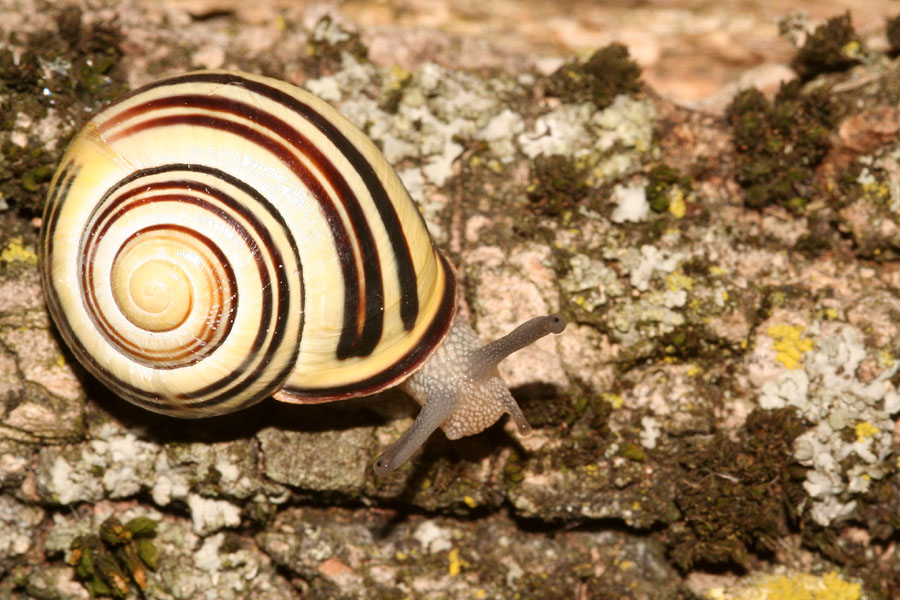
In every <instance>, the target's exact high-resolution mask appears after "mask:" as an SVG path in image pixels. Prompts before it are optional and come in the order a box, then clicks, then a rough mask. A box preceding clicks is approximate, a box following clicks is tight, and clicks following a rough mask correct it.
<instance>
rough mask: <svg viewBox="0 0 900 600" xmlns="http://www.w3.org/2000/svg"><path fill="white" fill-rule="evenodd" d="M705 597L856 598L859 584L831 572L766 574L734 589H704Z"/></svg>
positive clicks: (859, 593)
mask: <svg viewBox="0 0 900 600" xmlns="http://www.w3.org/2000/svg"><path fill="white" fill-rule="evenodd" d="M706 597H707V598H709V599H710V600H859V599H860V598H862V586H861V585H860V584H858V583H851V582H849V581H846V580H844V579H842V578H841V576H840V575H838V574H837V573H835V572H831V573H826V574H825V575H822V576H821V577H820V576H817V575H810V574H807V573H792V574H790V575H777V576H774V575H773V576H766V577H763V578H762V579H761V580H759V581H758V582H756V583H754V584H753V585H751V586H749V587H746V588H743V589H740V590H736V591H730V592H729V591H725V590H723V589H722V588H716V589H713V590H710V591H708V592H707V593H706Z"/></svg>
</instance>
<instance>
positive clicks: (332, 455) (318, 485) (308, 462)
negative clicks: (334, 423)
mask: <svg viewBox="0 0 900 600" xmlns="http://www.w3.org/2000/svg"><path fill="white" fill-rule="evenodd" d="M257 437H258V438H259V442H260V448H261V450H262V453H263V456H264V457H265V458H264V461H265V467H264V473H265V475H266V477H268V478H270V479H271V480H272V481H276V482H278V483H283V484H287V485H289V486H292V487H296V488H303V489H315V490H321V491H340V492H344V493H348V494H352V493H356V492H358V491H360V490H361V489H362V488H363V487H364V486H365V483H366V479H367V476H368V475H369V471H370V468H371V463H372V460H373V458H372V455H371V454H369V452H370V449H371V448H372V431H371V429H370V428H368V427H355V428H351V429H344V430H340V429H337V430H326V431H321V432H316V433H311V432H310V433H307V432H302V431H285V430H283V429H280V428H277V427H268V428H266V429H263V430H262V431H260V432H259V434H257Z"/></svg>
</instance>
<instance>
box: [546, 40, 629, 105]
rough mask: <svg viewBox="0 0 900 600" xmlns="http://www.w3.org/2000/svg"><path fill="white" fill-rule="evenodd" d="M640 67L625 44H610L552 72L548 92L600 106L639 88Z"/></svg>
mask: <svg viewBox="0 0 900 600" xmlns="http://www.w3.org/2000/svg"><path fill="white" fill-rule="evenodd" d="M640 77H641V68H640V67H639V66H638V65H637V63H636V62H634V61H633V60H631V57H630V56H629V55H628V48H626V47H625V46H623V45H621V44H610V45H609V46H607V47H606V48H602V49H600V50H597V51H596V52H595V53H594V54H593V55H592V56H591V57H590V58H589V59H588V60H587V61H585V62H577V61H576V62H569V63H566V64H564V65H563V66H561V67H560V68H559V69H557V70H556V71H554V72H553V74H551V75H550V77H548V78H547V82H546V93H547V95H548V96H556V97H558V98H561V99H562V100H563V102H573V103H577V102H593V103H594V104H595V105H596V106H597V108H599V109H603V108H606V107H607V106H609V105H611V104H612V102H613V99H614V98H615V97H616V96H618V95H619V94H634V93H635V92H637V91H638V90H640V88H641V83H640Z"/></svg>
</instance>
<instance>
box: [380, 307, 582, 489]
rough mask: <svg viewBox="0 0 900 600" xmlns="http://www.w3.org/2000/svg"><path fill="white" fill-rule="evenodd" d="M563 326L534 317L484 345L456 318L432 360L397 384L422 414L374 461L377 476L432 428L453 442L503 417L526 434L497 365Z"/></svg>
mask: <svg viewBox="0 0 900 600" xmlns="http://www.w3.org/2000/svg"><path fill="white" fill-rule="evenodd" d="M565 327H566V321H565V319H564V318H563V317H562V316H560V315H558V314H552V315H546V316H543V317H535V318H533V319H530V320H528V321H526V322H525V323H523V324H521V325H519V326H518V327H516V328H515V329H514V330H513V331H512V332H510V333H508V334H507V335H505V336H503V337H501V338H500V339H498V340H496V341H493V342H490V343H489V344H484V345H483V344H482V343H481V341H480V340H479V339H478V336H477V335H476V334H475V332H474V331H472V328H471V327H469V326H468V325H467V324H466V323H465V322H463V321H462V320H460V319H456V320H455V321H454V322H453V327H452V328H451V329H450V333H448V334H447V337H446V338H444V341H443V342H442V343H441V345H440V346H439V347H438V349H437V350H436V351H435V353H434V354H433V355H432V356H431V358H429V359H428V361H427V362H426V363H425V364H424V365H423V367H422V368H421V369H420V370H419V371H417V372H416V373H414V374H413V375H412V377H410V378H409V379H407V380H406V381H405V382H404V383H403V384H402V388H403V390H404V391H406V392H407V393H408V394H409V395H410V396H412V397H413V398H415V399H416V401H417V402H419V403H420V404H421V405H422V411H421V412H420V413H419V416H418V417H417V418H416V421H415V422H414V423H413V425H412V427H410V429H409V431H407V432H406V433H404V434H403V435H402V436H401V437H400V439H398V440H397V441H396V442H395V443H394V445H393V446H391V448H390V449H389V450H388V451H387V452H385V453H384V454H383V455H382V456H381V457H379V459H378V461H376V464H375V471H376V473H378V474H379V475H382V476H383V475H386V474H387V473H390V472H391V471H392V470H393V469H395V468H397V467H398V466H400V465H401V464H403V462H404V461H405V460H406V459H408V458H409V457H410V456H412V454H413V453H414V452H415V450H416V449H417V448H418V447H419V446H421V445H422V444H424V443H425V441H426V440H427V439H428V436H429V435H430V434H431V432H433V431H434V430H435V429H437V427H440V428H441V429H443V430H444V433H445V434H446V435H447V437H448V438H449V439H451V440H455V439H458V438H460V437H463V436H467V435H474V434H476V433H479V432H481V431H483V430H484V429H485V428H487V427H490V426H491V425H493V424H494V423H495V422H496V421H497V419H499V418H500V417H501V416H502V415H503V414H504V413H505V414H508V415H510V417H511V418H512V420H513V422H514V423H515V424H516V428H517V429H518V431H519V433H520V434H521V435H527V434H528V433H530V432H531V425H529V424H528V420H527V419H526V418H525V415H524V414H523V413H522V409H521V408H520V407H519V405H518V403H517V402H516V401H515V399H514V398H513V397H512V394H511V393H510V391H509V389H508V388H507V387H506V383H505V382H504V381H503V379H502V378H501V377H500V373H499V372H498V371H497V364H498V363H499V362H500V361H501V360H503V359H504V358H506V357H507V356H509V355H510V354H512V353H513V352H516V351H517V350H521V349H522V348H524V347H525V346H528V345H530V344H532V343H534V342H535V341H537V340H539V339H541V338H542V337H544V336H546V335H547V334H549V333H560V332H562V331H563V330H564V329H565Z"/></svg>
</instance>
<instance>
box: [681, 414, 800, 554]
mask: <svg viewBox="0 0 900 600" xmlns="http://www.w3.org/2000/svg"><path fill="white" fill-rule="evenodd" d="M803 429H804V424H803V421H802V419H800V418H799V417H798V416H797V415H796V413H795V412H794V411H793V409H783V410H778V411H764V410H760V409H757V410H755V411H753V412H752V413H751V414H750V415H749V416H748V417H747V421H746V423H745V424H744V426H743V427H742V428H741V430H740V431H739V432H738V435H737V439H736V441H735V440H732V439H731V438H730V437H729V436H728V435H726V434H724V433H722V434H717V435H715V436H713V437H712V438H704V439H699V440H696V441H694V442H692V443H688V444H686V445H685V447H684V448H683V449H682V452H681V454H680V456H679V462H680V464H681V466H682V468H683V470H684V472H683V476H682V477H681V478H680V479H679V481H678V482H677V484H676V485H677V488H678V489H676V491H675V493H674V497H675V501H676V503H677V505H678V508H679V510H681V512H682V515H683V517H682V519H681V521H680V522H677V523H674V524H673V525H672V526H671V527H670V528H669V530H668V531H667V532H666V533H665V535H664V538H665V541H666V543H667V545H668V547H669V552H670V555H671V557H672V560H673V561H674V562H675V564H676V565H678V567H679V568H681V569H684V570H688V569H691V568H692V567H693V566H694V565H697V564H708V565H738V566H740V567H744V568H746V567H748V566H749V565H750V564H751V563H752V561H753V559H752V555H753V554H754V553H763V554H768V553H771V552H773V551H774V550H775V549H776V543H777V540H778V539H780V538H781V537H783V536H784V535H786V534H787V533H788V532H789V531H790V529H791V527H792V526H793V524H794V523H795V521H796V516H795V515H794V511H795V509H796V507H797V506H799V505H800V502H801V501H802V499H803V498H804V496H805V493H804V491H803V488H802V487H801V482H802V480H803V469H798V468H797V467H795V466H793V465H792V460H793V459H792V445H793V441H794V439H795V438H796V437H797V436H798V435H800V433H802V432H803Z"/></svg>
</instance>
